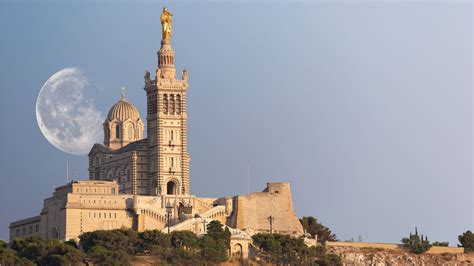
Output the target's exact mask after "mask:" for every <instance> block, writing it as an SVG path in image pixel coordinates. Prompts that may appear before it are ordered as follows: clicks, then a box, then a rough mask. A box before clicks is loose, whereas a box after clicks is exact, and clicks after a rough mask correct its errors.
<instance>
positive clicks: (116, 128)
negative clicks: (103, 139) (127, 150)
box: [115, 125, 120, 139]
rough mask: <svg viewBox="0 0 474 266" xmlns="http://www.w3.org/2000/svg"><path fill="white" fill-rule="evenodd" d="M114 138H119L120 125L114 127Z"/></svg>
mask: <svg viewBox="0 0 474 266" xmlns="http://www.w3.org/2000/svg"><path fill="white" fill-rule="evenodd" d="M115 138H117V139H118V138H120V125H116V126H115Z"/></svg>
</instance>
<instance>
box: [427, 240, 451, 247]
mask: <svg viewBox="0 0 474 266" xmlns="http://www.w3.org/2000/svg"><path fill="white" fill-rule="evenodd" d="M431 245H432V246H437V247H447V246H449V242H438V241H435V242H433V243H431Z"/></svg>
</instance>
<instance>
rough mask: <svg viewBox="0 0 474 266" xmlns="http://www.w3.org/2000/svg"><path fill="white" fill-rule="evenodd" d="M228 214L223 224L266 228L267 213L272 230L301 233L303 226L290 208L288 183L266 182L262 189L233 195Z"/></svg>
mask: <svg viewBox="0 0 474 266" xmlns="http://www.w3.org/2000/svg"><path fill="white" fill-rule="evenodd" d="M232 208H233V210H232V212H231V213H232V214H231V216H230V217H229V218H228V219H227V225H228V226H230V227H233V228H238V229H241V230H252V231H255V232H269V231H270V223H269V221H268V217H269V216H272V217H273V218H274V220H273V224H272V228H273V232H275V233H283V234H298V235H300V234H303V227H302V226H301V223H300V222H299V220H298V218H297V217H296V214H295V213H294V211H293V203H292V197H291V189H290V184H289V183H268V184H267V187H266V188H265V190H264V191H263V192H257V193H251V194H248V195H245V196H242V195H239V196H235V197H233V202H232Z"/></svg>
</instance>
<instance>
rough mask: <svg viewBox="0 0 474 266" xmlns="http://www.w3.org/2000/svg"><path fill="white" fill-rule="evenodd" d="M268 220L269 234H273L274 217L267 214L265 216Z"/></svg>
mask: <svg viewBox="0 0 474 266" xmlns="http://www.w3.org/2000/svg"><path fill="white" fill-rule="evenodd" d="M267 219H268V222H269V223H270V234H273V221H275V217H273V216H271V215H270V216H268V217H267Z"/></svg>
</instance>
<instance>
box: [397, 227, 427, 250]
mask: <svg viewBox="0 0 474 266" xmlns="http://www.w3.org/2000/svg"><path fill="white" fill-rule="evenodd" d="M402 243H403V245H404V246H405V247H406V248H407V249H408V250H410V251H411V252H413V253H416V254H421V253H424V252H426V251H428V250H429V249H430V248H431V244H430V241H428V237H427V236H425V237H423V235H421V236H420V235H418V229H417V228H416V227H415V234H412V233H411V232H410V236H409V237H404V238H402Z"/></svg>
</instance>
